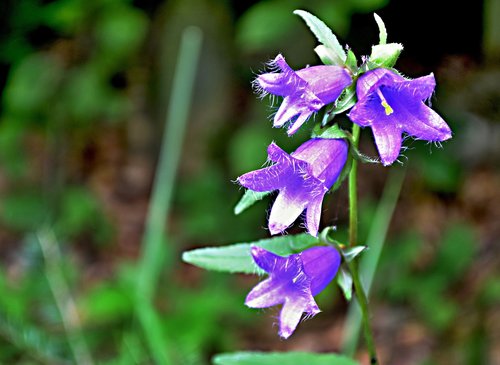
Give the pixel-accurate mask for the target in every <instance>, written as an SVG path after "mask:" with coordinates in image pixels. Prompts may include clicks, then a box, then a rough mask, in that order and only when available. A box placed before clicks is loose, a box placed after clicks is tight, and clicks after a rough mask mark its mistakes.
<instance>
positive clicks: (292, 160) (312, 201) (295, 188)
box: [237, 138, 348, 236]
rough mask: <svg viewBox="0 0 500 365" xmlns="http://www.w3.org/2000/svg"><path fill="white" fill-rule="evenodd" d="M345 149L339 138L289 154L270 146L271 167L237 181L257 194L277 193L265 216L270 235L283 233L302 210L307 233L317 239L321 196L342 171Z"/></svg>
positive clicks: (310, 143) (306, 145)
mask: <svg viewBox="0 0 500 365" xmlns="http://www.w3.org/2000/svg"><path fill="white" fill-rule="evenodd" d="M347 150H348V147H347V143H346V142H345V141H344V140H343V139H323V138H313V139H310V140H308V141H307V142H305V143H303V144H302V145H301V146H300V147H299V148H297V150H296V151H295V152H292V153H291V154H288V153H286V152H285V151H283V150H282V149H281V148H279V147H278V146H277V145H276V144H274V143H271V144H270V145H269V147H268V148H267V154H268V159H269V160H270V161H272V162H274V164H273V165H271V166H269V167H266V168H263V169H260V170H256V171H252V172H248V173H246V174H244V175H242V176H240V177H239V178H238V180H237V181H238V183H240V184H241V185H243V186H244V187H246V188H248V189H250V190H253V191H257V192H266V191H273V190H279V194H278V197H277V198H276V200H275V202H274V204H273V207H272V209H271V214H270V216H269V231H270V232H271V234H277V233H281V232H283V231H284V230H285V229H286V228H287V227H288V226H290V225H291V224H292V223H293V222H294V221H295V220H296V219H297V217H298V216H299V215H300V214H301V213H302V212H303V211H304V210H306V227H307V230H308V231H309V233H310V234H311V235H313V236H317V234H318V229H319V221H320V217H321V205H322V202H323V197H324V195H325V194H326V192H327V191H328V190H330V188H331V187H332V186H333V184H334V183H335V181H336V180H337V178H338V176H339V174H340V172H341V171H342V168H343V167H344V165H345V162H346V160H347Z"/></svg>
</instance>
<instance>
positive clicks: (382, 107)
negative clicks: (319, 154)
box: [349, 68, 451, 166]
mask: <svg viewBox="0 0 500 365" xmlns="http://www.w3.org/2000/svg"><path fill="white" fill-rule="evenodd" d="M435 86H436V81H435V80H434V75H433V74H430V75H428V76H424V77H420V78H418V79H415V80H407V79H405V78H403V77H401V76H399V75H397V74H395V73H394V72H392V71H389V70H387V69H383V68H378V69H375V70H372V71H368V72H367V73H365V74H364V75H362V76H361V77H360V78H359V80H358V83H357V85H356V93H357V96H358V102H357V103H356V105H355V106H354V107H353V108H352V109H351V111H350V113H349V118H350V119H351V120H352V121H353V122H354V123H356V124H359V125H360V126H362V127H367V126H369V127H371V128H372V132H373V136H374V137H375V143H376V145H377V148H378V152H379V154H380V158H381V160H382V163H383V164H384V165H386V166H387V165H390V164H392V163H393V162H394V161H395V160H396V159H397V158H398V156H399V151H400V150H401V142H402V137H401V135H402V133H403V132H406V133H408V134H409V135H411V136H413V137H415V138H418V139H423V140H426V141H435V142H436V141H444V140H446V139H449V138H451V130H450V127H448V124H446V122H445V121H444V120H443V119H442V118H441V117H440V116H439V115H438V114H437V113H436V112H435V111H433V110H432V109H431V108H429V107H428V106H427V105H426V104H425V103H424V101H425V100H427V99H429V98H430V97H431V95H432V93H433V92H434V87H435Z"/></svg>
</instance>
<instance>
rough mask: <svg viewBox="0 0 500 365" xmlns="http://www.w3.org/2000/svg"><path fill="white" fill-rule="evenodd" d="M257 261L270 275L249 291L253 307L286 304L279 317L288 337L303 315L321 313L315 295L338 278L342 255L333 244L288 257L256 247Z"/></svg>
mask: <svg viewBox="0 0 500 365" xmlns="http://www.w3.org/2000/svg"><path fill="white" fill-rule="evenodd" d="M251 253H252V257H253V259H254V261H255V263H256V264H257V265H258V266H259V267H260V268H262V269H263V270H264V271H266V272H267V273H268V274H269V278H268V279H266V280H264V281H262V282H260V283H259V284H257V286H255V287H254V288H253V289H252V291H250V293H249V294H248V296H247V298H246V300H245V304H246V305H247V306H249V307H250V308H267V307H272V306H275V305H278V304H283V308H282V309H281V313H280V318H279V328H280V329H279V335H280V336H281V337H283V338H288V337H290V335H291V334H292V333H293V331H295V328H296V327H297V325H298V324H299V321H300V319H301V317H302V313H306V315H307V316H314V315H315V314H317V313H319V312H320V309H319V308H318V305H317V304H316V302H315V301H314V298H313V296H314V295H316V294H318V293H320V292H321V291H322V290H323V289H324V288H325V287H326V286H327V285H328V284H329V283H330V281H332V279H333V278H334V277H335V275H336V273H337V271H338V268H339V265H340V255H339V253H338V252H337V251H336V250H335V249H334V248H333V247H329V246H319V247H313V248H310V249H307V250H305V251H303V252H301V253H299V254H293V255H290V256H288V257H282V256H278V255H275V254H274V253H272V252H269V251H266V250H264V249H263V248H260V247H258V246H252V248H251Z"/></svg>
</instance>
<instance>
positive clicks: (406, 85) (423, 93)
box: [394, 73, 436, 100]
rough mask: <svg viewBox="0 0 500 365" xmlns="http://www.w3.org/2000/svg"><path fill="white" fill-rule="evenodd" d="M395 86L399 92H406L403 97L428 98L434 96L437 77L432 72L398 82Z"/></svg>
mask: <svg viewBox="0 0 500 365" xmlns="http://www.w3.org/2000/svg"><path fill="white" fill-rule="evenodd" d="M394 88H395V89H396V90H397V91H398V92H400V93H404V94H405V95H404V96H403V97H406V98H408V99H419V100H427V99H429V98H430V97H431V96H432V93H433V92H434V89H435V88H436V79H435V78H434V74H432V73H431V74H430V75H427V76H423V77H419V78H417V79H415V80H405V81H402V82H398V83H397V84H395V85H394Z"/></svg>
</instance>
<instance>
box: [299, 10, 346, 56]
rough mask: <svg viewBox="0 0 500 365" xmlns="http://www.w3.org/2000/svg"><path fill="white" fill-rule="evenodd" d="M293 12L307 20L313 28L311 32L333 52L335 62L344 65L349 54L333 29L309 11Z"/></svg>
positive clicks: (310, 27)
mask: <svg viewBox="0 0 500 365" xmlns="http://www.w3.org/2000/svg"><path fill="white" fill-rule="evenodd" d="M293 13H294V14H296V15H298V16H300V17H301V18H302V19H303V20H304V21H305V22H306V24H307V26H308V27H309V29H311V32H313V33H314V35H315V36H316V38H317V39H318V41H319V42H320V43H322V44H323V45H324V46H325V47H326V48H328V49H330V50H331V51H332V52H333V53H332V55H333V57H334V64H335V65H343V64H344V62H345V59H346V57H347V56H346V54H345V52H344V49H343V48H342V46H341V45H340V43H339V41H338V39H337V37H336V36H335V34H333V32H332V30H331V29H330V28H328V26H327V25H326V24H325V23H323V22H322V21H321V20H319V19H318V18H317V17H315V16H314V15H312V14H311V13H308V12H307V11H304V10H295V11H294V12H293Z"/></svg>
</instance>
